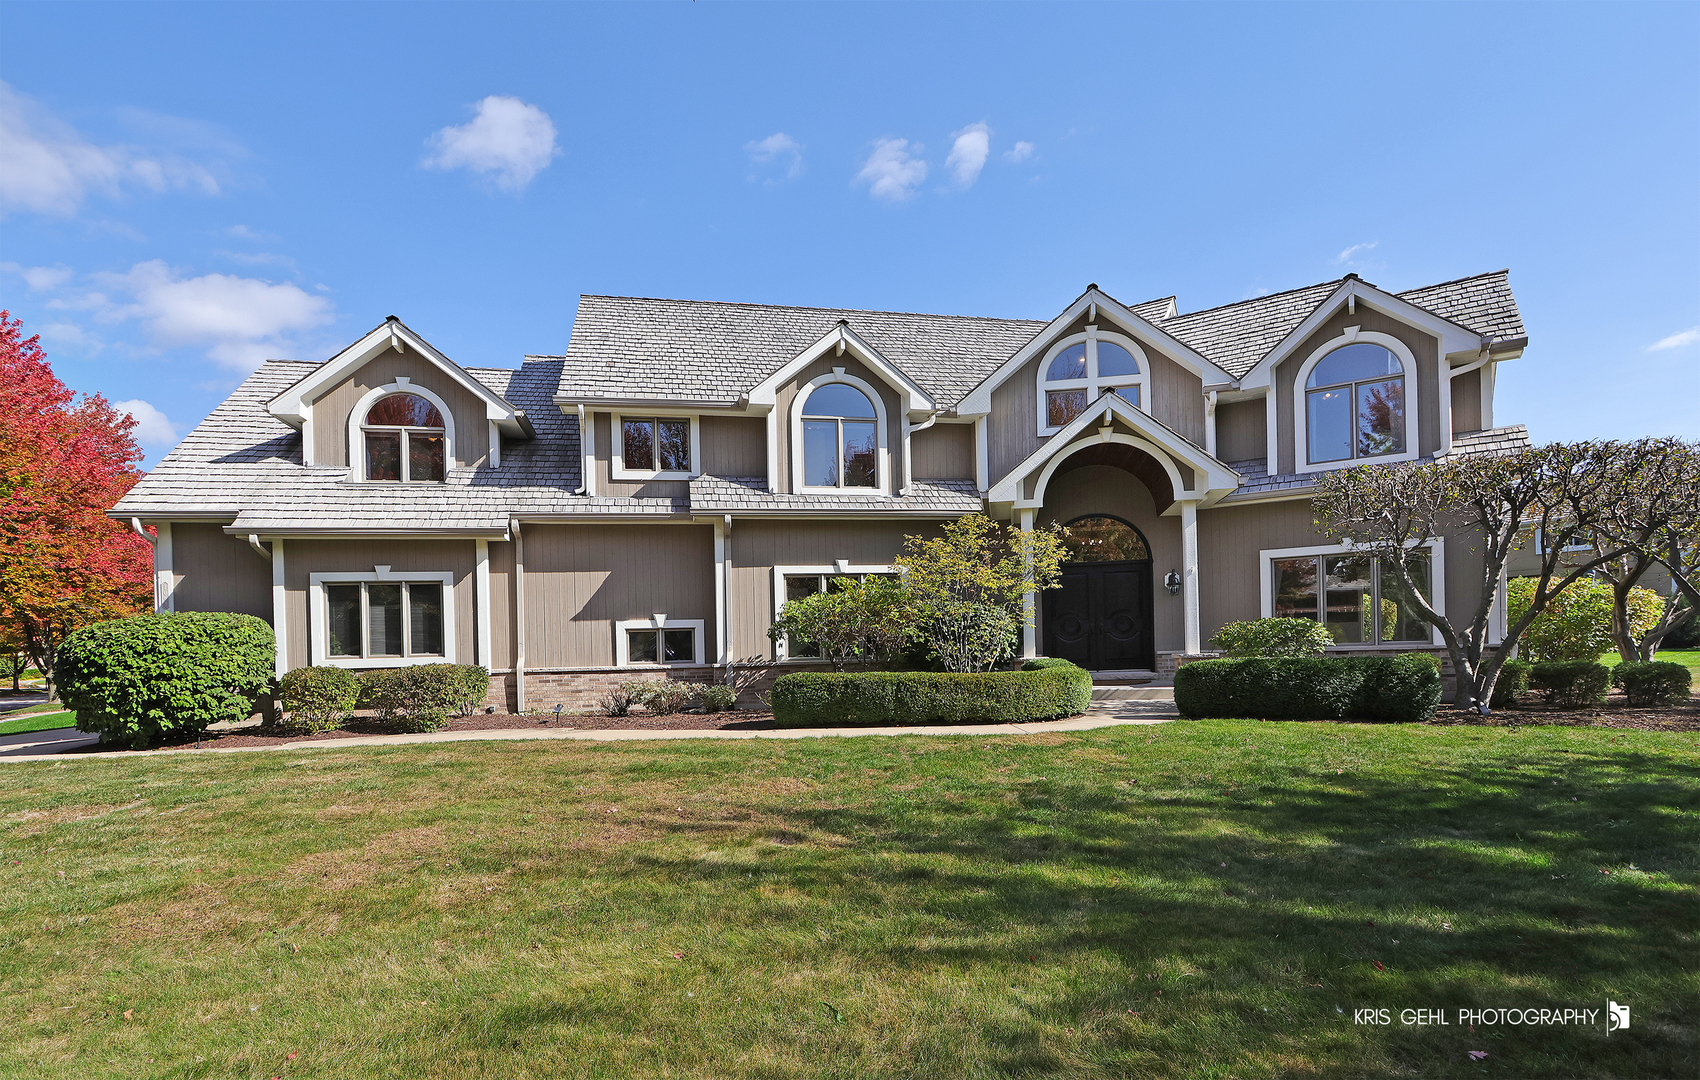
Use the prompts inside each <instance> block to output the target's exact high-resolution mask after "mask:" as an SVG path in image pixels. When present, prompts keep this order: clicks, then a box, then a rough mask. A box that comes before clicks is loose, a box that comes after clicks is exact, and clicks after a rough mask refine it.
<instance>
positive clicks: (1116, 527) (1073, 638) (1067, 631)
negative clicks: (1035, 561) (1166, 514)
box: [1044, 514, 1157, 671]
mask: <svg viewBox="0 0 1700 1080" xmlns="http://www.w3.org/2000/svg"><path fill="white" fill-rule="evenodd" d="M1065 526H1066V528H1067V529H1068V531H1069V535H1068V537H1067V539H1066V541H1065V543H1066V544H1067V545H1068V549H1069V559H1068V561H1067V562H1065V563H1064V564H1063V568H1062V582H1061V585H1060V587H1059V588H1057V589H1055V590H1051V591H1049V592H1047V594H1046V596H1045V606H1044V611H1045V617H1044V624H1045V625H1044V650H1045V655H1046V656H1056V657H1061V658H1063V659H1065V660H1072V661H1073V662H1075V663H1076V664H1079V665H1080V666H1081V667H1083V668H1086V669H1087V670H1089V671H1105V670H1110V671H1116V670H1135V669H1137V670H1146V671H1150V670H1153V669H1155V667H1156V664H1157V641H1156V632H1155V619H1154V618H1153V607H1152V596H1151V587H1152V580H1151V577H1152V575H1151V545H1150V543H1149V542H1148V541H1147V540H1146V538H1145V534H1144V533H1142V532H1140V531H1139V529H1138V528H1137V527H1135V526H1134V525H1133V524H1131V523H1129V522H1127V521H1124V520H1122V519H1121V518H1119V517H1115V516H1113V515H1110V514H1087V515H1083V516H1081V517H1077V518H1074V519H1072V520H1070V521H1068V522H1066V523H1065Z"/></svg>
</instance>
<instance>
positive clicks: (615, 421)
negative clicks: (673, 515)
mask: <svg viewBox="0 0 1700 1080" xmlns="http://www.w3.org/2000/svg"><path fill="white" fill-rule="evenodd" d="M628 416H629V417H631V418H632V419H633V420H658V421H659V420H688V421H690V425H691V467H690V468H689V469H685V470H683V471H680V470H678V469H671V470H668V469H628V468H626V439H625V429H624V427H623V426H622V424H623V421H624V419H625V418H626V417H628ZM608 442H609V443H610V444H611V445H610V446H609V447H608V475H609V476H610V477H612V478H613V479H615V480H690V479H693V478H695V477H698V476H701V475H702V429H701V425H700V424H699V423H698V421H697V415H696V414H695V413H687V412H682V411H677V410H673V409H665V408H663V409H652V410H649V411H648V412H637V411H635V410H634V411H632V412H629V413H617V412H616V413H609V414H608Z"/></svg>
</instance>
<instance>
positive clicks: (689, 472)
mask: <svg viewBox="0 0 1700 1080" xmlns="http://www.w3.org/2000/svg"><path fill="white" fill-rule="evenodd" d="M615 419H616V422H617V423H618V425H619V432H618V434H617V436H616V438H617V439H618V449H619V458H618V460H616V461H615V462H614V477H615V479H621V478H627V479H650V480H653V479H656V478H657V477H662V478H676V479H685V478H688V477H690V476H693V475H695V473H696V471H697V470H696V469H695V468H694V465H695V458H696V454H695V445H694V444H695V442H696V438H695V436H696V425H695V422H694V421H693V420H692V419H691V418H690V417H671V416H619V417H616V418H615Z"/></svg>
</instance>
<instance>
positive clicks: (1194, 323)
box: [1157, 281, 1340, 379]
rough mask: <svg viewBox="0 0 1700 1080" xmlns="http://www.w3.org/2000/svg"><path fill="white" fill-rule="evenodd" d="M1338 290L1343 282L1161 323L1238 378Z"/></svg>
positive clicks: (1309, 287) (1179, 316) (1294, 291)
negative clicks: (1329, 295) (1330, 294)
mask: <svg viewBox="0 0 1700 1080" xmlns="http://www.w3.org/2000/svg"><path fill="white" fill-rule="evenodd" d="M1339 287H1340V282H1338V281H1325V282H1323V283H1322V284H1320V285H1306V286H1305V287H1304V288H1302V289H1290V290H1288V291H1287V292H1279V293H1271V294H1269V295H1268V296H1259V297H1257V298H1256V299H1253V300H1241V301H1240V302H1239V303H1237V304H1224V305H1223V306H1222V307H1218V308H1210V309H1208V310H1206V311H1194V312H1191V313H1189V314H1186V315H1177V316H1176V317H1175V318H1173V319H1169V320H1167V321H1165V322H1161V323H1158V324H1157V325H1158V326H1160V327H1162V329H1163V330H1165V331H1167V332H1168V333H1169V334H1170V335H1171V336H1172V337H1174V338H1176V339H1178V340H1179V341H1180V342H1181V343H1182V344H1183V345H1187V346H1189V347H1190V348H1192V349H1194V350H1196V351H1197V352H1199V353H1202V354H1203V355H1205V356H1207V357H1209V358H1210V359H1211V360H1212V361H1213V362H1215V364H1216V366H1217V367H1219V368H1221V369H1222V370H1223V371H1226V372H1227V373H1228V374H1230V375H1232V376H1233V377H1234V378H1236V379H1237V378H1239V377H1240V376H1241V375H1244V374H1245V373H1246V372H1248V371H1250V370H1251V369H1252V368H1254V367H1256V366H1257V362H1258V361H1259V360H1261V359H1263V358H1264V356H1266V355H1268V353H1269V350H1271V349H1273V348H1274V347H1275V346H1276V345H1278V344H1280V343H1281V339H1282V338H1284V337H1286V336H1287V334H1288V333H1290V332H1291V331H1292V329H1293V327H1295V326H1297V325H1299V323H1301V322H1304V321H1305V317H1306V316H1308V315H1309V314H1310V313H1311V312H1313V311H1315V310H1316V307H1317V305H1318V304H1320V303H1322V302H1323V301H1324V300H1326V299H1327V298H1328V294H1329V293H1331V292H1333V291H1334V290H1335V289H1337V288H1339Z"/></svg>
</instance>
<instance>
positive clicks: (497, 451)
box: [444, 420, 502, 469]
mask: <svg viewBox="0 0 1700 1080" xmlns="http://www.w3.org/2000/svg"><path fill="white" fill-rule="evenodd" d="M488 423H489V425H490V458H489V461H490V467H491V468H493V469H499V468H501V467H502V429H501V427H500V426H499V425H498V424H497V423H496V421H494V420H491V421H489V422H488ZM444 464H447V462H445V463H444Z"/></svg>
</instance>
